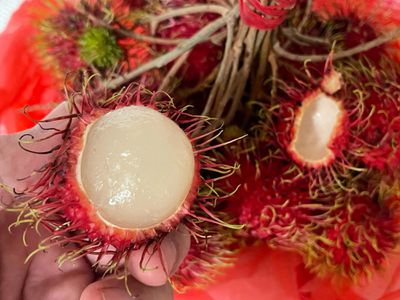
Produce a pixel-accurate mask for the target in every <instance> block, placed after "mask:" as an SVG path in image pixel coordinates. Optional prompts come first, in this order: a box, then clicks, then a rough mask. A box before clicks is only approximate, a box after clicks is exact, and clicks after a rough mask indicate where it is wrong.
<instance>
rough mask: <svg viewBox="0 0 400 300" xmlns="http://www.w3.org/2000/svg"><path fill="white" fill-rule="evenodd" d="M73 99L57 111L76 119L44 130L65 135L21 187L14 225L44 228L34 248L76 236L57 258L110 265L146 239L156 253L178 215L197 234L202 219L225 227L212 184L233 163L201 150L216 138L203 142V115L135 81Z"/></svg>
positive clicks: (205, 135)
mask: <svg viewBox="0 0 400 300" xmlns="http://www.w3.org/2000/svg"><path fill="white" fill-rule="evenodd" d="M87 89H89V88H87ZM77 97H79V98H80V99H81V100H80V101H81V104H80V105H78V104H77V103H75V101H72V104H73V107H74V108H75V110H76V113H73V114H71V115H68V116H65V117H62V118H67V119H71V120H72V119H75V118H77V120H76V122H75V123H76V125H74V128H72V127H67V128H65V130H62V131H56V132H54V133H53V134H51V135H50V136H49V138H51V136H54V135H58V134H63V138H64V139H63V143H62V144H61V145H59V146H58V147H56V148H53V149H51V150H49V152H50V151H56V154H55V160H54V161H53V162H52V163H50V164H47V165H45V166H43V168H41V169H40V170H38V172H39V173H42V177H41V178H40V179H39V181H38V182H37V184H36V185H35V186H34V187H32V188H31V189H29V190H27V191H23V192H21V196H28V197H29V198H31V199H30V200H28V201H27V202H24V203H22V204H18V205H17V210H19V211H20V216H19V218H18V220H17V221H16V222H15V225H18V224H20V223H29V224H30V226H28V228H35V227H36V226H40V225H43V226H44V227H45V228H47V229H48V230H49V231H50V232H51V234H50V236H49V237H48V238H46V239H45V240H43V241H42V243H41V244H40V245H39V248H38V251H40V250H43V249H46V248H47V247H50V246H52V245H64V244H66V243H75V244H77V245H78V249H77V250H74V251H72V252H68V253H66V254H65V255H64V256H62V257H61V258H60V262H62V261H64V260H68V259H73V258H76V257H80V256H82V255H85V254H94V255H96V256H97V261H96V262H95V264H97V263H98V262H99V261H100V259H101V258H102V257H103V256H104V255H105V254H108V256H107V257H109V258H110V260H109V263H108V265H107V266H106V267H107V270H108V272H111V271H116V269H117V266H118V264H119V263H120V262H121V260H122V259H123V258H124V257H125V256H126V254H127V253H128V251H129V250H134V249H138V248H140V247H142V246H146V247H149V246H150V245H153V246H154V249H155V252H156V250H157V249H159V245H160V243H161V241H162V240H163V238H164V237H165V236H166V234H167V233H169V232H171V231H172V230H174V229H176V227H177V226H178V225H179V224H180V223H183V224H185V225H186V226H187V227H188V229H189V231H190V232H191V233H192V234H193V235H195V236H198V237H204V233H203V229H202V228H203V225H204V224H207V222H211V223H213V224H219V225H226V226H230V225H228V224H226V223H224V222H223V221H222V220H220V219H219V218H217V217H216V216H215V215H214V213H213V211H214V209H215V206H216V203H217V202H218V201H217V200H218V198H219V197H221V195H222V194H223V193H221V191H219V190H218V189H217V188H216V186H215V185H216V182H217V181H218V180H220V179H223V178H225V177H226V176H227V175H229V174H230V173H231V172H232V171H233V168H231V167H229V166H226V165H223V164H219V163H217V162H216V161H215V159H214V158H212V157H210V156H208V155H206V154H205V153H206V152H207V151H210V152H212V151H213V149H215V148H217V147H219V146H220V145H219V144H210V143H211V142H212V141H213V140H214V139H215V137H214V134H217V132H218V129H217V130H215V129H214V130H208V131H207V130H206V127H207V126H208V125H207V124H208V119H207V118H205V117H201V116H194V115H191V114H188V113H186V112H185V111H184V110H178V109H176V108H175V107H174V106H173V104H172V102H171V101H170V100H169V98H168V100H166V101H164V100H162V99H161V100H160V98H163V97H167V96H166V95H165V94H161V93H158V94H153V93H151V92H149V91H147V90H145V89H143V88H142V87H140V86H139V87H137V86H132V85H131V86H129V87H127V88H125V89H124V90H123V91H122V92H121V93H117V94H114V95H112V96H110V97H105V96H104V95H101V94H98V92H96V91H93V92H91V91H88V90H84V91H82V92H79V93H76V94H75V95H74V99H77ZM70 99H72V97H71V98H70ZM59 119H60V118H57V120H59ZM52 121H56V120H46V124H49V123H50V124H51V122H52ZM39 124H41V123H40V122H39ZM49 130H52V129H51V128H50V129H49ZM27 138H28V139H31V138H33V137H32V136H24V135H23V136H22V137H21V142H20V144H21V147H23V148H24V149H25V150H27V151H31V150H29V149H28V148H27V147H26V146H25V143H24V142H25V141H26V140H25V139H27ZM43 140H46V138H45V139H41V141H43ZM30 142H31V141H30ZM31 152H32V151H31ZM46 153H47V152H46ZM38 154H40V153H38ZM200 172H202V174H200ZM221 174H222V175H221ZM110 249H114V250H110ZM103 267H104V264H103Z"/></svg>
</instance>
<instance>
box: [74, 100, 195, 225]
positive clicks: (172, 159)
mask: <svg viewBox="0 0 400 300" xmlns="http://www.w3.org/2000/svg"><path fill="white" fill-rule="evenodd" d="M76 170H77V174H76V176H77V179H78V182H79V185H80V187H81V189H82V191H83V192H84V193H85V194H86V196H87V198H88V200H89V201H90V202H91V203H92V205H93V206H94V207H95V209H96V212H97V214H98V216H99V218H100V219H102V220H103V221H104V222H105V223H106V224H108V225H111V226H113V227H118V228H123V229H147V228H152V227H156V226H158V225H160V224H161V223H162V222H163V221H165V220H167V219H169V218H171V217H173V215H174V214H175V213H176V212H177V211H179V209H180V208H181V206H182V204H183V202H184V201H185V200H186V198H187V197H188V194H189V193H190V190H191V188H192V184H193V181H194V177H195V156H194V152H193V147H192V144H191V142H190V140H189V138H188V137H187V136H186V134H185V132H184V131H183V130H182V129H181V128H180V127H179V126H178V125H177V124H176V123H175V122H173V121H172V120H171V119H169V118H168V117H166V116H164V115H163V114H162V113H160V112H158V111H156V110H154V109H152V108H149V107H145V106H136V105H133V106H127V107H123V108H120V109H117V110H114V111H111V112H108V113H106V114H105V115H103V116H101V117H100V118H98V119H97V120H96V121H95V122H94V123H93V124H91V125H89V126H88V127H87V129H86V131H85V135H84V141H83V150H82V151H81V154H80V156H79V161H78V167H77V169H76Z"/></svg>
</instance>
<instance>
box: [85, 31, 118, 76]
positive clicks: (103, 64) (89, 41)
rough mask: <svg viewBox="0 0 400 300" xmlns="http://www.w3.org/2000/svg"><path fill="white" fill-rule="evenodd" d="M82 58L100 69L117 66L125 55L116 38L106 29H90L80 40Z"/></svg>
mask: <svg viewBox="0 0 400 300" xmlns="http://www.w3.org/2000/svg"><path fill="white" fill-rule="evenodd" d="M79 47H80V48H79V50H80V56H81V58H82V59H83V60H84V61H85V62H87V63H89V64H93V65H94V66H95V67H98V68H108V67H112V66H113V65H114V64H116V63H117V62H118V61H119V60H120V58H121V57H122V55H123V52H122V49H121V48H120V46H119V45H118V44H117V40H116V38H115V36H114V35H113V34H112V33H111V32H110V31H109V30H108V29H106V28H103V27H90V28H87V29H86V31H85V32H84V33H83V34H82V36H81V37H80V39H79Z"/></svg>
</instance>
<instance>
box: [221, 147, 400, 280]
mask: <svg viewBox="0 0 400 300" xmlns="http://www.w3.org/2000/svg"><path fill="white" fill-rule="evenodd" d="M254 149H262V150H261V151H265V153H268V152H269V155H267V156H265V157H262V156H261V157H260V156H259V155H257V154H256V153H255V151H257V150H251V151H249V150H247V151H236V150H237V149H236V150H235V151H234V152H236V153H240V152H241V154H240V155H238V156H237V158H236V161H238V162H239V163H240V170H239V171H238V172H236V173H235V174H234V175H232V176H231V177H230V178H228V179H227V181H226V183H228V184H233V185H235V184H238V183H240V184H241V186H240V187H239V189H238V191H237V192H236V193H234V194H233V195H232V196H231V199H230V200H229V202H228V203H227V206H226V208H225V209H226V211H227V212H228V213H230V214H231V215H233V216H235V217H236V218H237V220H238V221H240V222H241V223H242V224H244V226H245V227H244V229H243V230H242V231H240V232H238V233H239V234H240V235H241V236H242V237H245V238H246V240H247V241H248V242H250V243H251V242H254V239H255V240H256V241H257V240H263V241H265V242H266V243H267V244H268V245H269V246H271V247H278V248H281V249H286V250H290V251H295V252H297V253H299V254H301V255H302V256H303V258H304V262H305V265H306V267H307V268H308V269H309V270H310V271H312V272H314V273H316V274H317V275H319V276H326V275H328V276H334V277H335V278H338V279H343V278H351V279H352V280H355V281H357V280H360V279H362V278H363V277H365V276H366V275H368V274H369V273H370V272H371V271H373V270H376V269H379V268H381V264H382V262H383V261H384V260H385V259H386V258H387V257H388V255H389V254H393V253H394V252H395V251H396V249H397V246H398V243H399V233H400V223H399V220H400V219H399V216H400V215H399V213H400V210H399V203H400V202H399V200H400V199H399V197H398V185H397V184H395V185H394V187H388V186H387V183H384V182H380V180H381V177H380V176H377V177H376V178H375V177H374V178H369V177H364V179H365V180H366V181H365V182H363V183H362V184H361V183H358V184H354V186H353V188H354V190H357V191H356V192H347V191H341V190H340V191H339V192H338V193H332V192H330V193H324V194H322V193H320V195H315V194H311V193H310V190H309V182H308V178H307V177H300V176H294V174H293V172H291V171H290V169H291V168H292V167H293V164H292V163H291V162H290V161H288V160H287V159H286V158H285V155H284V154H283V155H282V153H281V151H280V150H279V149H276V148H274V146H273V145H271V144H269V145H268V144H267V143H260V144H258V146H257V147H256V148H254ZM242 150H243V149H242ZM390 182H391V183H390V184H393V181H392V180H391V181H390Z"/></svg>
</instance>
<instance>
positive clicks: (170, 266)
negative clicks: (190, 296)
mask: <svg viewBox="0 0 400 300" xmlns="http://www.w3.org/2000/svg"><path fill="white" fill-rule="evenodd" d="M189 247H190V233H189V231H188V230H187V228H186V227H185V226H183V225H180V226H179V227H178V229H177V230H176V231H174V232H171V233H169V234H168V235H167V236H166V237H165V238H164V240H163V241H162V244H161V247H160V250H161V251H156V252H155V253H152V252H153V251H151V249H150V251H147V252H146V253H144V250H143V248H142V249H139V250H137V251H132V252H131V253H130V255H129V257H128V270H129V272H130V273H131V274H132V275H133V277H135V278H136V279H137V280H139V281H140V282H142V283H144V284H146V285H150V286H161V285H163V284H165V283H166V282H167V280H168V277H169V276H171V275H173V274H174V273H175V272H176V270H177V269H178V267H179V265H180V264H181V262H182V260H183V259H184V258H185V256H186V254H187V253H188V251H189Z"/></svg>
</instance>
